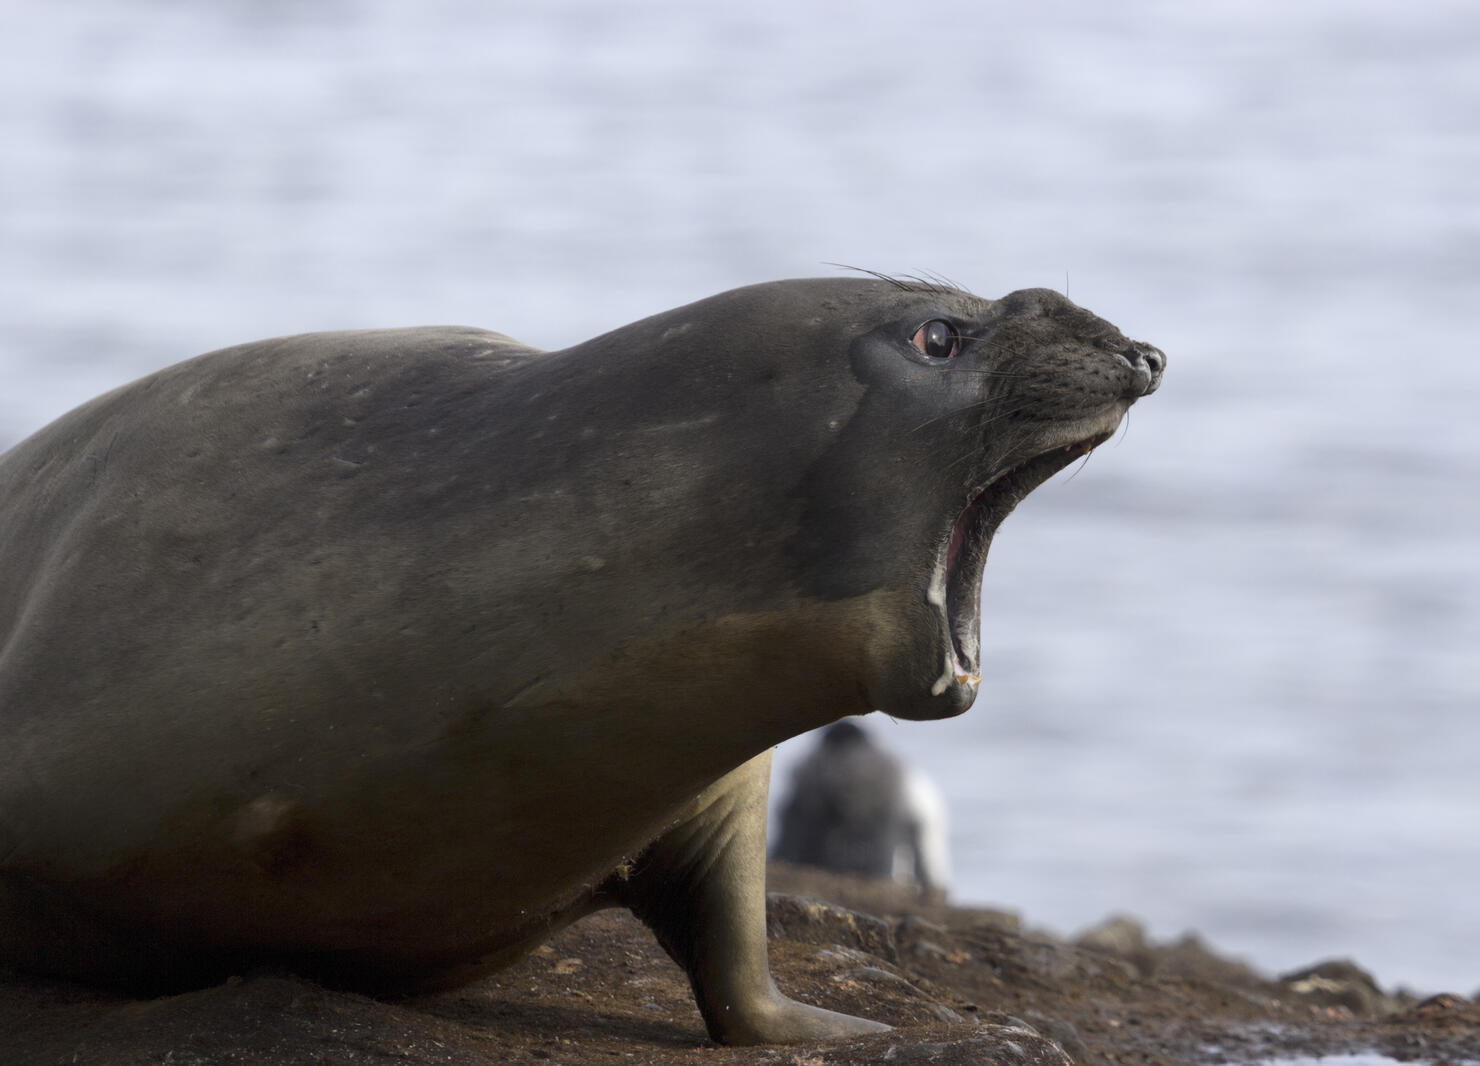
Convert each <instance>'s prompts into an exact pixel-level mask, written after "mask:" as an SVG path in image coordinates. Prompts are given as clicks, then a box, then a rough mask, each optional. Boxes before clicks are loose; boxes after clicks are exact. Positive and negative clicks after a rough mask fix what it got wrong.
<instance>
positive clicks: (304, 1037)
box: [0, 866, 1480, 1066]
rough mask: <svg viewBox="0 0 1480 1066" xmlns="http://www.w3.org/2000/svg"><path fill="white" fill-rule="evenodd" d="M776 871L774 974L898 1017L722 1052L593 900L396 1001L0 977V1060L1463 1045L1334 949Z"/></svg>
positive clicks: (1476, 1032)
mask: <svg viewBox="0 0 1480 1066" xmlns="http://www.w3.org/2000/svg"><path fill="white" fill-rule="evenodd" d="M771 887H772V889H773V895H772V898H771V908H770V921H771V961H772V969H773V971H774V973H775V976H776V980H777V983H778V984H779V985H780V986H781V987H782V988H783V989H784V990H785V991H786V992H787V993H788V994H790V995H792V996H795V997H797V998H800V999H805V1000H808V1001H809V1002H813V1003H818V1004H821V1005H823V1006H827V1007H831V1008H833V1009H835V1010H843V1011H848V1012H850V1013H855V1014H863V1015H867V1016H869V1017H872V1018H877V1019H879V1020H881V1021H886V1022H888V1023H890V1024H891V1025H893V1026H895V1027H896V1028H895V1029H894V1031H892V1032H889V1033H885V1034H880V1035H877V1036H871V1037H868V1038H864V1039H859V1040H852V1041H847V1042H842V1043H833V1044H813V1045H805V1046H800V1047H791V1048H721V1047H717V1046H715V1045H714V1044H712V1043H710V1042H709V1041H708V1039H707V1038H706V1037H705V1034H704V1027H703V1025H702V1023H701V1022H700V1020H699V1014H698V1011H697V1010H696V1009H695V1007H694V1005H693V1000H692V998H691V997H690V994H689V989H688V986H687V982H686V981H685V979H684V977H683V975H682V973H681V972H680V971H679V970H678V968H677V967H676V966H674V965H673V963H672V962H670V961H669V960H668V958H667V956H665V955H664V954H663V952H662V950H661V949H660V948H658V946H657V944H656V943H655V942H654V940H653V938H652V936H651V935H650V934H649V933H648V932H647V930H645V929H644V928H643V927H642V926H641V925H639V924H638V923H637V922H636V921H635V920H633V919H632V917H631V916H630V915H628V914H627V913H625V912H619V911H610V912H605V913H602V914H598V915H595V916H593V917H591V918H588V919H586V920H585V921H583V922H580V923H578V924H577V925H575V926H573V927H572V928H570V929H568V930H566V931H565V932H563V933H561V934H560V935H559V936H557V937H555V938H554V939H553V940H551V941H550V942H549V943H548V944H546V945H545V946H544V947H542V948H540V949H539V950H538V951H537V952H536V953H535V954H534V955H532V956H531V957H529V958H528V959H526V960H524V961H523V962H521V963H519V964H518V965H516V966H514V967H513V968H511V969H508V970H505V971H503V972H502V973H499V974H497V975H495V976H493V977H491V978H488V979H486V980H484V981H481V982H478V983H476V984H473V985H470V986H468V987H466V988H462V989H459V990H457V991H455V992H450V993H444V994H440V995H436V996H426V997H419V998H416V999H407V1000H400V1001H396V1002H387V1001H381V1000H375V999H369V998H366V997H364V996H358V995H353V994H349V993H344V992H338V991H333V990H330V989H326V988H323V987H321V986H319V985H315V984H313V983H310V982H307V981H303V980H301V979H299V978H297V977H294V976H292V975H288V974H274V973H259V974H250V975H246V976H243V977H240V978H232V979H231V980H230V981H228V982H226V983H225V984H222V985H219V986H217V987H215V988H208V989H204V990H201V991H198V992H191V993H188V994H185V995H180V996H170V997H166V998H163V999H156V1000H145V1001H140V1000H131V999H126V998H121V997H118V996H114V995H109V994H105V993H100V992H97V991H95V990H92V989H87V988H82V987H79V986H75V985H67V984H61V983H56V982H49V981H39V980H34V979H28V978H24V977H20V976H18V975H4V974H0V1064H3V1066H30V1064H33V1063H34V1064H48V1066H50V1064H63V1063H65V1064H74V1063H75V1064H77V1066H96V1064H115V1063H117V1064H125V1063H126V1064H135V1063H138V1064H144V1063H149V1064H170V1066H206V1064H216V1063H234V1064H251V1066H258V1064H260V1066H268V1064H271V1066H280V1064H285V1063H294V1064H297V1063H307V1064H314V1066H381V1064H391V1063H395V1064H402V1066H404V1064H422V1063H458V1064H485V1063H540V1064H568V1066H586V1064H594V1063H604V1064H609V1063H620V1062H637V1063H654V1064H660V1066H662V1064H678V1063H705V1064H711V1066H731V1064H735V1066H739V1064H751V1063H756V1064H760V1063H765V1064H776V1066H837V1064H843V1063H873V1062H886V1061H887V1062H890V1063H898V1064H911V1063H926V1062H929V1063H939V1064H944V1066H951V1064H956V1063H961V1064H965V1063H984V1062H990V1063H1004V1064H1008V1063H1013V1064H1016V1063H1025V1064H1026V1063H1044V1064H1050V1063H1051V1064H1063V1063H1066V1062H1072V1063H1078V1064H1092V1063H1093V1064H1098V1063H1148V1064H1163V1063H1168V1064H1170V1063H1179V1064H1180V1063H1217V1062H1254V1061H1260V1060H1266V1059H1269V1058H1279V1057H1285V1056H1294V1055H1306V1056H1316V1055H1333V1054H1340V1053H1355V1052H1367V1053H1377V1054H1384V1055H1387V1056H1390V1057H1392V1058H1394V1059H1398V1060H1402V1061H1422V1062H1427V1063H1435V1064H1447V1063H1480V1002H1477V1001H1476V1000H1474V999H1467V998H1464V997H1463V996H1460V995H1441V996H1435V997H1432V998H1430V999H1427V1000H1424V1001H1422V1002H1420V1001H1417V1000H1416V999H1415V998H1414V997H1412V996H1406V995H1400V994H1394V993H1391V992H1388V991H1384V990H1383V989H1382V988H1380V987H1379V986H1378V984H1377V983H1376V982H1375V981H1373V979H1372V978H1371V977H1370V976H1368V975H1367V974H1365V973H1364V972H1363V971H1362V970H1360V969H1359V968H1358V967H1357V966H1355V965H1353V964H1351V963H1348V962H1330V963H1326V964H1324V965H1320V966H1315V967H1312V968H1311V969H1310V970H1309V971H1306V972H1301V973H1297V974H1291V975H1285V976H1284V977H1282V978H1279V979H1274V978H1271V977H1267V976H1264V975H1260V974H1257V973H1254V972H1253V971H1251V970H1249V969H1248V968H1246V967H1244V966H1243V965H1241V964H1239V963H1238V962H1235V961H1231V960H1228V959H1224V958H1220V957H1218V956H1216V955H1214V954H1213V953H1211V952H1209V951H1208V950H1206V949H1205V948H1204V947H1203V946H1202V945H1200V944H1199V943H1198V942H1197V941H1196V940H1195V939H1188V940H1184V941H1182V942H1179V943H1176V944H1170V945H1157V946H1153V945H1148V944H1147V943H1145V941H1144V937H1143V936H1142V935H1141V933H1140V930H1139V929H1138V928H1137V927H1136V926H1135V925H1134V923H1131V922H1126V921H1119V922H1109V923H1107V924H1106V925H1105V926H1103V927H1102V928H1100V929H1098V930H1096V931H1094V932H1093V933H1092V934H1090V935H1089V936H1087V937H1085V938H1084V939H1083V940H1081V941H1080V942H1079V943H1077V944H1070V943H1065V942H1062V941H1057V940H1053V939H1051V938H1049V937H1046V936H1040V935H1036V934H1030V933H1025V932H1024V931H1022V930H1021V929H1020V927H1019V923H1018V921H1017V919H1016V918H1015V917H1014V916H1013V915H1010V914H1007V913H1003V912H998V911H990V910H983V909H972V908H960V907H950V906H947V905H945V904H943V903H940V902H927V901H921V900H918V899H915V898H914V897H913V896H912V895H910V894H909V893H906V892H904V891H902V890H899V889H896V888H894V887H893V886H891V885H884V884H878V883H872V882H863V881H857V880H851V879H847V878H841V877H833V876H829V875H825V874H820V873H817V872H813V871H806V870H800V869H792V868H787V867H782V866H776V867H773V869H772V875H771ZM824 901H826V902H824ZM1468 991H1471V992H1473V991H1474V990H1468Z"/></svg>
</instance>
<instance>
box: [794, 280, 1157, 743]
mask: <svg viewBox="0 0 1480 1066" xmlns="http://www.w3.org/2000/svg"><path fill="white" fill-rule="evenodd" d="M839 284H843V283H839ZM851 284H852V285H854V286H859V287H860V288H858V289H857V290H856V292H857V295H856V296H855V297H854V300H851V301H850V300H843V299H839V298H837V297H834V299H833V300H832V301H826V303H831V304H832V305H833V306H835V307H838V308H839V309H840V310H841V309H842V308H844V307H848V306H852V307H854V308H855V309H856V310H857V312H858V316H857V318H854V319H853V322H852V324H853V325H854V327H855V328H856V329H857V333H856V335H855V336H854V338H853V340H852V341H851V344H850V346H849V357H850V361H851V364H852V371H853V376H854V379H855V380H856V382H857V383H859V384H861V385H862V387H863V390H864V391H863V395H862V396H861V397H859V398H858V400H857V404H856V407H855V409H854V411H853V413H852V415H851V417H850V418H849V420H848V423H847V425H846V426H845V427H844V428H843V429H842V430H841V432H840V433H839V435H838V439H837V441H836V443H835V445H834V446H833V447H832V448H830V449H829V450H828V453H827V454H826V455H824V456H823V457H822V459H821V460H820V461H819V462H818V463H817V464H816V465H815V466H814V467H813V469H812V473H811V476H810V477H809V479H808V483H807V491H806V496H807V500H808V508H807V515H806V517H805V518H804V520H803V522H802V528H801V530H800V531H799V533H798V536H797V538H796V540H795V542H794V544H793V548H794V550H795V551H796V552H797V554H798V555H800V556H801V557H803V558H804V559H805V562H806V566H805V568H804V570H805V572H806V573H807V574H809V575H811V576H812V577H811V579H812V582H813V589H814V591H815V592H816V593H817V594H819V595H822V596H829V597H846V596H854V595H859V594H862V593H864V592H865V591H867V590H868V589H870V588H879V587H880V586H881V585H883V586H890V587H896V588H907V589H908V590H909V598H910V601H911V607H910V608H908V609H906V611H905V612H904V616H902V617H899V616H896V617H895V618H893V619H892V620H891V622H890V623H889V624H886V625H885V626H884V627H883V629H884V632H883V633H881V641H880V645H879V649H880V650H879V654H878V655H877V656H876V657H875V663H876V665H875V667H874V668H873V669H872V670H871V676H870V678H869V680H868V682H867V694H868V699H869V702H870V703H871V704H872V705H873V706H874V707H876V708H878V709H880V710H884V711H886V712H888V713H890V714H892V715H896V716H898V717H903V718H916V719H926V718H939V717H947V716H950V715H954V714H959V713H961V712H962V711H964V710H965V709H966V708H967V707H969V706H970V705H971V703H972V701H973V699H974V698H975V694H976V687H977V684H978V682H979V680H980V675H981V666H980V647H979V644H980V636H979V634H980V630H981V621H980V599H981V582H982V571H983V568H984V566H985V564H986V559H987V549H988V547H989V545H990V544H991V540H992V536H993V534H994V533H995V531H996V529H997V527H998V525H999V524H1000V523H1001V522H1002V520H1003V519H1004V518H1006V516H1007V515H1008V513H1009V512H1011V511H1012V509H1013V508H1014V507H1015V506H1016V505H1017V504H1018V502H1019V501H1021V500H1022V499H1023V498H1024V497H1025V496H1027V495H1028V493H1029V492H1031V491H1032V490H1033V489H1035V488H1037V487H1038V486H1039V485H1041V484H1042V483H1043V482H1044V481H1046V480H1047V479H1048V478H1049V477H1050V476H1051V475H1053V474H1054V473H1055V472H1057V471H1058V470H1061V469H1062V468H1064V467H1065V466H1067V465H1068V464H1069V463H1071V462H1073V461H1074V460H1075V459H1077V458H1079V457H1081V456H1084V455H1086V454H1088V453H1089V452H1090V451H1091V450H1092V449H1093V448H1094V447H1096V446H1097V445H1099V444H1101V443H1103V442H1104V441H1105V440H1108V439H1109V437H1110V436H1111V434H1112V433H1113V432H1114V431H1115V428H1116V427H1117V426H1118V425H1119V423H1120V420H1121V417H1122V416H1123V415H1124V414H1125V412H1126V410H1127V409H1128V408H1129V407H1130V405H1131V404H1133V403H1134V402H1135V401H1136V400H1137V399H1139V398H1140V397H1142V396H1145V395H1148V394H1149V393H1151V392H1153V391H1155V390H1156V388H1157V386H1158V385H1159V384H1160V382H1161V375H1162V369H1163V367H1164V365H1165V357H1164V356H1163V354H1162V353H1161V352H1160V351H1159V350H1157V349H1156V348H1153V347H1151V346H1150V345H1147V344H1142V343H1139V342H1136V341H1132V340H1129V339H1127V338H1126V337H1125V336H1124V335H1123V334H1122V333H1121V332H1120V331H1119V330H1118V329H1116V328H1115V327H1114V326H1112V325H1111V324H1110V323H1108V322H1106V321H1104V320H1103V319H1100V318H1097V317H1096V316H1095V315H1093V314H1091V313H1090V312H1088V311H1086V310H1084V309H1082V308H1080V307H1078V306H1076V305H1075V304H1073V303H1071V302H1070V301H1069V300H1068V299H1066V298H1065V297H1063V296H1061V295H1059V294H1058V293H1056V292H1053V291H1050V290H1047V289H1028V290H1022V291H1019V292H1014V293H1012V294H1010V295H1008V296H1006V297H1004V298H1002V299H999V300H985V299H981V298H978V297H976V296H973V295H971V294H969V293H966V292H962V291H960V290H957V289H954V288H947V287H943V286H939V285H933V284H922V283H916V282H888V281H883V280H880V281H874V282H862V281H854V282H851ZM865 294H866V295H865ZM865 308H867V309H868V311H869V312H870V313H869V315H868V317H867V318H865V317H864V315H863V311H864V309H865ZM850 317H851V316H849V315H847V314H844V315H842V316H841V318H842V320H843V321H844V322H846V321H847V320H848V319H849V318H850ZM858 327H862V328H858ZM860 457H865V459H864V461H860ZM885 645H887V649H888V650H885Z"/></svg>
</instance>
